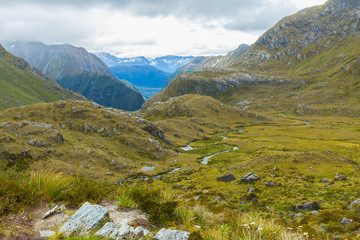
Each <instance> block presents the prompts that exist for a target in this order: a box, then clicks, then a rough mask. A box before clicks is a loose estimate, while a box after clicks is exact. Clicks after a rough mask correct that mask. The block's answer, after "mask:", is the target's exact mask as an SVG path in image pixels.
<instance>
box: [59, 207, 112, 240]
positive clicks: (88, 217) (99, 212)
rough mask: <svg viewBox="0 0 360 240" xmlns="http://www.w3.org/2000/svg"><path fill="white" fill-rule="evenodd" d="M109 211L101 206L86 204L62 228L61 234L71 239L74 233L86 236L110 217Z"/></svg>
mask: <svg viewBox="0 0 360 240" xmlns="http://www.w3.org/2000/svg"><path fill="white" fill-rule="evenodd" d="M108 215H109V214H108V210H107V209H106V208H105V207H103V206H100V205H91V204H90V203H88V202H86V203H84V204H83V205H82V206H81V208H79V210H77V211H76V213H75V214H74V215H72V216H71V218H70V219H69V220H68V221H67V222H66V223H65V224H64V225H63V226H62V227H61V228H60V230H59V232H60V233H62V234H63V236H64V237H69V236H70V235H71V234H73V233H74V232H80V234H86V233H87V232H90V231H91V230H94V229H95V228H96V227H97V226H98V225H99V224H100V223H101V222H102V221H104V220H106V219H107V217H108Z"/></svg>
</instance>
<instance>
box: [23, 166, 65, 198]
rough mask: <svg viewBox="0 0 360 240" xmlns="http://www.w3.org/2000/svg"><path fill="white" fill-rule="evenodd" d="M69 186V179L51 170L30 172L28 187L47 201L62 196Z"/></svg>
mask: <svg viewBox="0 0 360 240" xmlns="http://www.w3.org/2000/svg"><path fill="white" fill-rule="evenodd" d="M70 184H71V178H69V177H67V176H64V175H63V174H62V173H57V172H55V171H53V170H48V169H42V170H40V171H32V172H31V176H30V179H29V186H30V187H31V188H33V189H34V190H35V191H37V192H39V193H40V194H41V195H42V196H43V198H44V199H45V200H47V201H55V200H57V199H59V198H61V197H62V196H63V195H64V192H65V190H66V189H68V188H69V186H70Z"/></svg>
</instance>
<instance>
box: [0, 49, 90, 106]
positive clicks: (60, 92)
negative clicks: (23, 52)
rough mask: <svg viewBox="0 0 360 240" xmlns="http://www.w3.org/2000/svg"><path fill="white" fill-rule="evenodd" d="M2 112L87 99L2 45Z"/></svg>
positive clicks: (0, 59) (0, 94)
mask: <svg viewBox="0 0 360 240" xmlns="http://www.w3.org/2000/svg"><path fill="white" fill-rule="evenodd" d="M0 73H1V74H0V96H1V97H0V109H1V110H2V109H5V108H11V107H21V106H24V105H28V104H32V103H36V102H52V101H57V100H61V99H77V100H85V98H84V97H83V96H81V95H80V94H77V93H74V92H71V91H68V90H65V89H63V88H62V87H60V85H59V84H57V83H56V82H54V81H53V80H51V79H50V78H48V77H46V76H45V75H44V74H42V73H41V72H40V71H39V70H38V69H36V68H34V67H31V66H30V64H28V63H27V62H26V61H25V60H23V59H21V58H18V57H15V56H13V55H12V54H10V53H9V52H7V51H6V50H5V49H4V48H3V47H2V46H1V45H0Z"/></svg>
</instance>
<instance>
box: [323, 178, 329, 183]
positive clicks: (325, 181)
mask: <svg viewBox="0 0 360 240" xmlns="http://www.w3.org/2000/svg"><path fill="white" fill-rule="evenodd" d="M321 182H323V183H329V182H330V181H329V180H328V179H326V178H324V179H323V180H321Z"/></svg>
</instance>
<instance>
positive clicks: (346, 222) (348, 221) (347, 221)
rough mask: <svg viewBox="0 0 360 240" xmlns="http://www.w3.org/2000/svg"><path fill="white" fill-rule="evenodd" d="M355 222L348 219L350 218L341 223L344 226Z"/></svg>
mask: <svg viewBox="0 0 360 240" xmlns="http://www.w3.org/2000/svg"><path fill="white" fill-rule="evenodd" d="M352 222H353V220H352V219H348V218H343V219H342V220H341V221H340V223H341V224H342V225H347V224H350V223H352Z"/></svg>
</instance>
